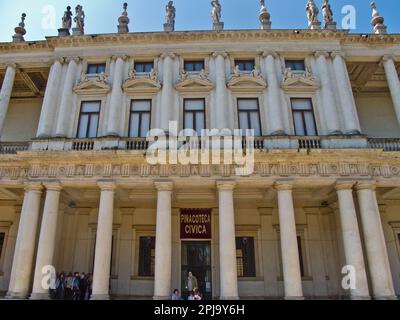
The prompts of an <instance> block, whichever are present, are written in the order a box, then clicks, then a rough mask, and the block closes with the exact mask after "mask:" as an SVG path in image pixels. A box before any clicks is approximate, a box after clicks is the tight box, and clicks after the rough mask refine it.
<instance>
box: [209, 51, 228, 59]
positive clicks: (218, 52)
mask: <svg viewBox="0 0 400 320" xmlns="http://www.w3.org/2000/svg"><path fill="white" fill-rule="evenodd" d="M211 56H212V57H213V58H217V57H218V56H222V57H223V58H224V59H226V58H227V57H228V53H226V52H225V51H215V52H213V53H212V54H211Z"/></svg>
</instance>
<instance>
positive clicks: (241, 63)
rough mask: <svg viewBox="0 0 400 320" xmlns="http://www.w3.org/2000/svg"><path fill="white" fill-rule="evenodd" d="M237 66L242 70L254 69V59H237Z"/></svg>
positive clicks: (249, 70)
mask: <svg viewBox="0 0 400 320" xmlns="http://www.w3.org/2000/svg"><path fill="white" fill-rule="evenodd" d="M235 66H238V67H239V70H240V71H245V72H251V71H253V70H254V66H255V62H254V60H236V61H235Z"/></svg>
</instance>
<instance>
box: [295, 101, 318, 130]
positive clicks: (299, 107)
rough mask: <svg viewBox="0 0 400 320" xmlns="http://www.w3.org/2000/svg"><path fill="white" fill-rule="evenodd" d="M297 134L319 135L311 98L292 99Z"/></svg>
mask: <svg viewBox="0 0 400 320" xmlns="http://www.w3.org/2000/svg"><path fill="white" fill-rule="evenodd" d="M291 102H292V112H293V122H294V129H295V133H296V136H317V135H318V133H317V126H316V124H315V117H314V111H313V106H312V101H311V99H297V98H296V99H291Z"/></svg>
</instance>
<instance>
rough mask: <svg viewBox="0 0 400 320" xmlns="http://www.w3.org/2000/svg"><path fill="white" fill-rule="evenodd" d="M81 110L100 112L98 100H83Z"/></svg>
mask: <svg viewBox="0 0 400 320" xmlns="http://www.w3.org/2000/svg"><path fill="white" fill-rule="evenodd" d="M82 112H100V102H99V101H86V102H83V103H82Z"/></svg>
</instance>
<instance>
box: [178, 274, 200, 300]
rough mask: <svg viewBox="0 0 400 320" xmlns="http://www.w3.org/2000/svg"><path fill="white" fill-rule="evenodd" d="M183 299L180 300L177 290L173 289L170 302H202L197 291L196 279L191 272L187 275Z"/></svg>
mask: <svg viewBox="0 0 400 320" xmlns="http://www.w3.org/2000/svg"><path fill="white" fill-rule="evenodd" d="M185 291H186V292H185V297H184V298H182V296H181V294H180V292H179V290H178V289H175V290H174V292H173V293H172V297H171V300H173V301H177V300H189V301H199V300H202V296H201V293H200V291H199V285H198V281H197V278H196V277H195V276H194V275H193V274H192V272H189V273H188V277H187V279H186V282H185Z"/></svg>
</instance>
